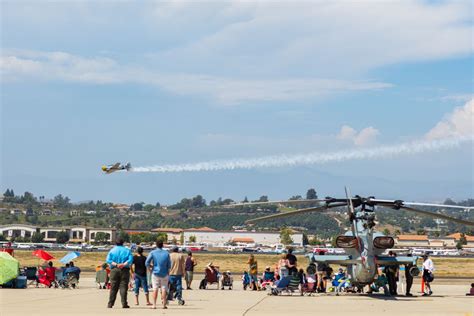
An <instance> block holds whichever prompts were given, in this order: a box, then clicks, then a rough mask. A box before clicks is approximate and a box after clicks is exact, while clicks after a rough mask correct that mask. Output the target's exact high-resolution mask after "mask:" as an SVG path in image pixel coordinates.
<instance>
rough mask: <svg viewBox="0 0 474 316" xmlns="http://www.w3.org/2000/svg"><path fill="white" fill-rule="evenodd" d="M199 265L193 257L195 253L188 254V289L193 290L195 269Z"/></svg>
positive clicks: (186, 266) (186, 264)
mask: <svg viewBox="0 0 474 316" xmlns="http://www.w3.org/2000/svg"><path fill="white" fill-rule="evenodd" d="M196 265H197V261H196V259H195V258H194V257H193V253H192V252H191V251H189V252H188V257H187V258H186V262H185V270H186V276H185V278H186V289H187V290H191V283H192V282H193V275H194V267H195V266H196Z"/></svg>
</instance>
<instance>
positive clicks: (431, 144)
mask: <svg viewBox="0 0 474 316" xmlns="http://www.w3.org/2000/svg"><path fill="white" fill-rule="evenodd" d="M473 141H474V135H470V136H460V137H455V138H446V139H439V140H430V141H418V142H411V143H402V144H398V145H391V146H380V147H376V148H367V149H354V150H347V151H337V152H332V153H317V152H315V153H309V154H300V155H278V156H267V157H261V158H249V159H230V160H211V161H205V162H196V163H185V164H165V165H156V166H149V167H134V168H132V169H131V170H130V171H132V172H161V173H164V172H195V171H217V170H234V169H255V168H267V167H284V166H301V165H314V164H324V163H329V162H341V161H347V160H363V159H382V158H388V157H393V156H399V155H410V154H417V153H422V152H427V151H436V150H441V149H447V148H452V147H457V146H459V145H461V144H462V143H465V142H473Z"/></svg>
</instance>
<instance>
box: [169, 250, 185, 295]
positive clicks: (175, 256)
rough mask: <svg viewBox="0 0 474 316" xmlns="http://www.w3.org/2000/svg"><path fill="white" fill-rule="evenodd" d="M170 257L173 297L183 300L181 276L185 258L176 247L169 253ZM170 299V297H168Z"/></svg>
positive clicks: (170, 280)
mask: <svg viewBox="0 0 474 316" xmlns="http://www.w3.org/2000/svg"><path fill="white" fill-rule="evenodd" d="M170 259H171V269H170V278H169V282H170V285H173V286H174V289H175V291H176V292H175V295H174V297H175V298H177V299H178V301H179V302H182V301H183V283H182V278H183V275H184V271H185V258H184V256H183V254H182V253H180V252H179V248H178V247H176V246H175V247H173V249H172V252H171V254H170ZM170 293H171V291H170ZM168 299H172V297H168Z"/></svg>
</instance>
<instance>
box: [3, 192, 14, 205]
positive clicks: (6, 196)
mask: <svg viewBox="0 0 474 316" xmlns="http://www.w3.org/2000/svg"><path fill="white" fill-rule="evenodd" d="M3 201H5V202H14V201H15V193H14V192H13V190H12V189H7V190H6V191H5V193H3Z"/></svg>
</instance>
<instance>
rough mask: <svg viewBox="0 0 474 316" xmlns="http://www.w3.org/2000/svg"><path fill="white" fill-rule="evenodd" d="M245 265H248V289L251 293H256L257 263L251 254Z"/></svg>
mask: <svg viewBox="0 0 474 316" xmlns="http://www.w3.org/2000/svg"><path fill="white" fill-rule="evenodd" d="M247 263H248V265H249V275H250V282H251V284H250V288H251V289H252V290H253V291H256V290H257V284H258V279H257V274H258V263H257V260H256V259H255V257H254V255H253V254H251V255H250V256H249V260H248V261H247Z"/></svg>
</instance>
